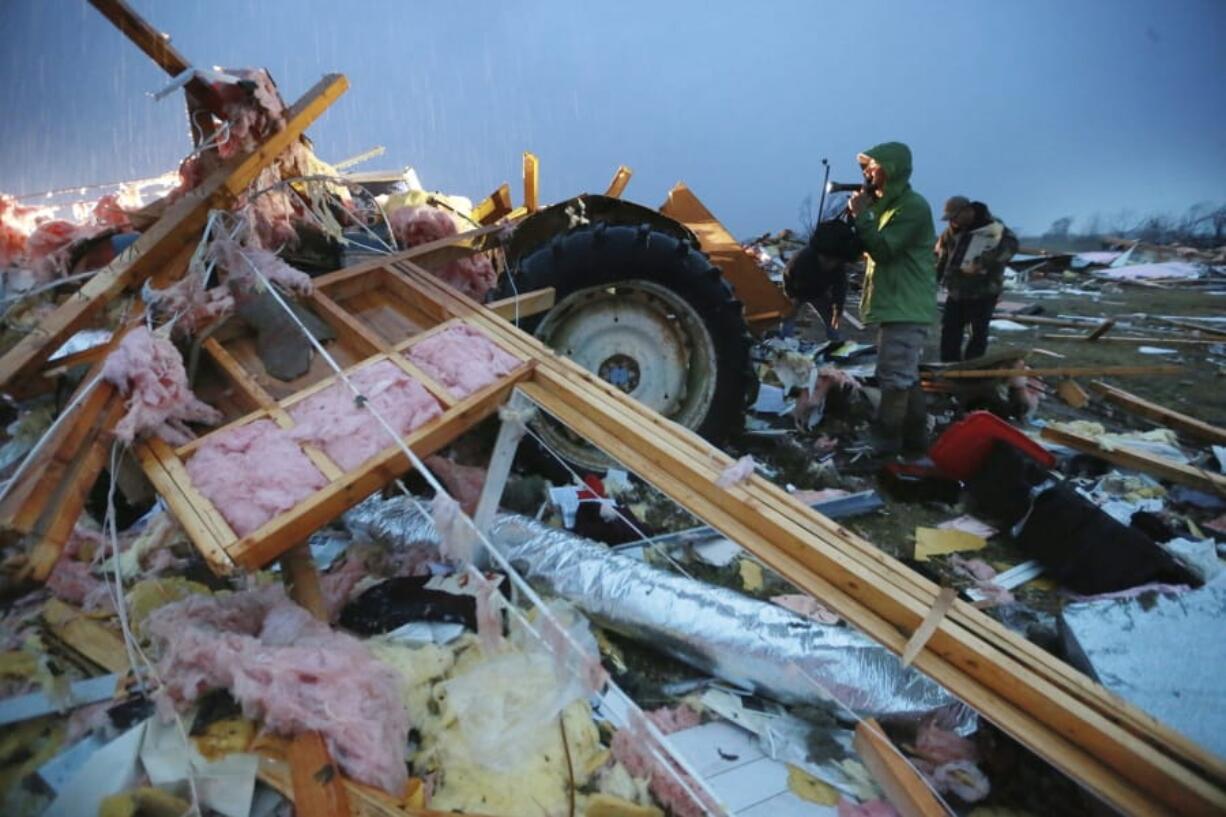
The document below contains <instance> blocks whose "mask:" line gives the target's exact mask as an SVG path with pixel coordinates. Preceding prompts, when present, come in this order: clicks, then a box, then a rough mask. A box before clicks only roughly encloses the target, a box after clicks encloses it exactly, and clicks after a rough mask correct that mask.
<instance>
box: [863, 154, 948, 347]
mask: <svg viewBox="0 0 1226 817" xmlns="http://www.w3.org/2000/svg"><path fill="white" fill-rule="evenodd" d="M862 155H864V156H868V157H869V158H871V159H873V160H874V161H875V162H877V164H879V165H881V167H882V168H883V169H884V170H885V173H886V183H885V195H884V196H882V197H881V198H880V199H878V200H877V201H875V202H873V204H872V205H871V206H869V207H868V208H866V209H865V210H864V211H863V212H862V213H860V215H859V216H858V217H857V218H856V232H857V233H859V236H860V240H861V241H862V242H863V243H864V250H865V252H866V253H868V264H867V266H866V267H865V273H864V294H863V295H862V296H861V298H860V317H861V318H862V319H863V320H864V322H865V323H932V322H934V321H935V320H936V318H937V273H936V262H935V259H934V258H933V254H932V247H933V245H934V244H935V243H936V233H935V232H933V229H932V210H931V209H930V208H929V207H928V202H927V201H925V200H924V197H923V196H921V195H920V194H919V193H916V192H915V191H914V190H912V189H911V185H910V183H909V182H910V179H911V149H910V148H908V147H907V146H906V145H904V144H903V143H902V142H886V143H884V144H880V145H877V147H875V148H872V149H870V150H866V151H865V152H864V153H863V154H862Z"/></svg>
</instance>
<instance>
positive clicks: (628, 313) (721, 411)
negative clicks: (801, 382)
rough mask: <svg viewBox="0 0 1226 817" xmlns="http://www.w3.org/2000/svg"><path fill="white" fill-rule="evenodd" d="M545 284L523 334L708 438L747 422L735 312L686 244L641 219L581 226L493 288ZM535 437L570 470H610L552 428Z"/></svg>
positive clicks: (543, 427)
mask: <svg viewBox="0 0 1226 817" xmlns="http://www.w3.org/2000/svg"><path fill="white" fill-rule="evenodd" d="M543 287H553V288H554V289H555V290H556V302H555V306H554V308H553V309H552V310H550V311H549V312H548V313H546V314H545V315H543V316H533V317H531V318H528V319H525V320H523V321H521V322H520V325H521V328H523V329H525V330H526V331H529V332H532V333H533V334H535V335H536V336H537V337H538V338H539V339H540V340H542V341H543V342H544V343H546V344H547V345H549V346H550V347H552V348H554V349H555V350H556V351H558V352H559V353H561V354H563V355H565V356H567V357H569V358H571V359H572V360H574V361H575V362H576V363H578V364H579V365H581V366H583V367H584V368H585V369H587V370H588V371H591V372H594V373H596V374H597V375H599V376H600V377H601V378H602V379H603V380H605V381H607V382H609V383H612V384H613V385H615V386H617V387H618V388H620V389H621V390H622V391H624V392H626V393H628V394H630V395H631V396H632V397H634V398H635V399H637V400H639V401H640V402H642V403H644V404H646V405H648V406H649V407H651V408H652V409H654V410H656V411H658V412H659V413H661V414H663V415H664V416H666V417H668V418H669V419H671V420H674V421H675V422H677V423H679V424H681V425H683V426H686V427H687V428H691V429H694V430H696V431H697V432H698V433H699V434H701V435H702V436H703V437H706V438H707V439H709V440H712V441H713V442H716V443H718V442H720V441H722V440H723V439H724V438H726V437H727V436H728V435H730V434H734V433H737V432H739V431H740V430H741V429H742V428H743V427H744V418H745V408H746V406H747V405H748V403H749V402H750V401H751V400H753V399H754V398H755V397H756V394H755V393H756V391H757V378H756V377H755V375H754V372H753V368H752V366H751V364H750V357H749V353H750V346H751V345H752V341H751V339H750V336H749V331H748V329H747V327H746V324H745V315H744V308H743V307H742V305H741V302H740V301H738V300H737V299H736V297H735V296H734V295H733V292H732V288H731V287H730V286H729V285H728V283H727V282H726V281H725V280H724V278H723V276H722V275H721V274H720V271H719V269H718V268H716V267H714V266H712V264H711V262H710V260H709V259H708V258H707V257H706V255H704V254H703V253H702V252H701V251H699V250H698V249H697V248H696V247H695V246H694V245H693V243H692V242H690V241H688V240H685V239H684V238H680V237H677V236H675V235H669V234H667V233H664V232H661V231H659V230H656V229H653V228H652V227H651V225H649V224H642V225H639V226H637V227H635V226H628V225H614V224H609V223H605V222H598V223H595V224H585V225H582V226H580V227H577V228H574V229H571V230H569V231H568V232H566V233H565V234H562V235H557V236H554V237H553V238H552V239H550V240H548V241H547V242H545V243H544V244H542V245H540V246H538V247H537V248H535V249H533V250H531V251H529V252H526V253H524V254H522V255H521V256H519V260H518V262H517V263H516V264H515V266H514V268H513V269H511V270H510V271H509V272H508V274H507V275H506V276H504V277H503V280H502V281H501V283H500V288H499V291H500V297H507V296H510V295H513V294H515V293H517V292H530V291H532V290H536V289H541V288H543ZM536 430H537V433H538V434H540V436H541V437H542V439H543V440H544V442H545V444H546V445H547V446H548V447H549V448H551V449H553V450H554V451H555V452H557V453H559V454H560V455H561V456H563V457H564V458H565V459H567V460H568V461H569V462H570V463H572V464H573V465H577V466H580V467H581V468H584V469H588V470H595V471H598V470H603V469H605V468H607V467H609V466H610V465H611V464H612V461H611V460H610V459H609V458H608V457H606V456H605V455H604V454H602V453H601V452H600V451H598V450H596V449H595V447H593V446H592V445H591V444H590V443H588V442H587V441H586V440H584V439H582V438H580V437H578V436H577V435H575V434H573V433H571V432H569V431H568V430H566V429H564V428H562V427H561V426H560V425H559V424H558V423H555V422H552V421H547V422H540V423H539V424H538V425H537V428H536Z"/></svg>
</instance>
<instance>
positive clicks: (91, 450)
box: [30, 396, 125, 581]
mask: <svg viewBox="0 0 1226 817" xmlns="http://www.w3.org/2000/svg"><path fill="white" fill-rule="evenodd" d="M124 411H125V408H124V401H123V399H122V398H120V397H118V396H116V397H115V398H113V399H112V400H111V401H110V403H109V404H108V406H107V409H106V412H105V414H104V415H103V417H102V420H101V422H100V424H99V426H98V427H97V428H96V429H95V430H94V435H93V439H92V440H91V441H90V442H89V444H88V446H86V448H85V453H84V455H82V454H81V452H80V451H77V452H76V454H77V456H76V458H75V460H74V462H73V463H72V468H71V471H70V473H69V474H68V476H67V478H66V479H65V480H64V481H63V482H62V484H61V485H60V487H59V490H58V491H57V492H56V493H55V497H54V503H53V504H52V506H51V507H52V508H53V509H54V510H53V512H52V515H51V518H50V520H49V521H48V522H47V524H46V530H45V531H44V532H43V535H42V537H41V538H40V539H39V541H38V543H37V544H36V545H35V546H34V549H33V550H32V551H31V553H30V566H31V568H32V571H33V572H32V575H33V577H34V578H35V579H36V580H38V581H45V580H46V578H47V577H48V576H49V575H51V570H52V569H53V568H54V567H55V563H56V562H57V561H58V560H59V558H60V554H61V553H62V552H63V550H64V546H65V545H66V544H68V539H69V537H70V536H72V531H73V528H75V527H76V524H77V520H78V519H80V518H81V514H82V512H84V510H85V503H86V501H87V500H88V499H89V493H90V491H91V490H92V489H93V487H94V483H95V482H97V481H98V477H99V475H101V474H102V471H103V469H105V468H106V467H107V464H108V462H109V460H110V453H111V446H112V445H113V444H114V439H113V438H112V436H111V432H113V431H114V429H115V426H116V425H118V424H119V421H120V419H121V418H122V417H123V415H124ZM112 476H113V475H112Z"/></svg>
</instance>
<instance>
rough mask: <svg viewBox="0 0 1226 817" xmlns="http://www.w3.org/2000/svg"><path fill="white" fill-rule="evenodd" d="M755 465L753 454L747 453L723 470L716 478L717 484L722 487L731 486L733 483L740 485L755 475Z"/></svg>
mask: <svg viewBox="0 0 1226 817" xmlns="http://www.w3.org/2000/svg"><path fill="white" fill-rule="evenodd" d="M754 467H755V463H754V460H753V456H752V455H750V454H746V455H745V456H743V457H741V458H740V459H739V460H737V461H736V462H734V463H732V465H729V466H728V467H727V468H725V469H724V470H723V471H721V472H720V475H719V477H718V478H716V480H715V484H716V485H718V486H719V487H720V488H731V487H732V486H733V485H739V484H740V483H742V482H744V481H745V480H747V479H749V478H750V477H752V476H753V471H754Z"/></svg>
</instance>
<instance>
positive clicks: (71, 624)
mask: <svg viewBox="0 0 1226 817" xmlns="http://www.w3.org/2000/svg"><path fill="white" fill-rule="evenodd" d="M43 622H44V623H45V624H46V625H47V629H48V630H50V631H51V634H52V635H54V636H55V637H56V638H58V639H59V640H60V641H62V642H64V643H65V644H67V645H68V646H70V647H72V648H73V649H74V650H76V651H77V652H79V653H80V654H81V655H83V656H85V657H86V658H88V659H89V660H90V661H92V662H94V663H95V664H97V665H98V666H100V667H102V668H103V669H104V670H106V671H107V672H115V673H123V672H127V671H128V668H129V667H128V652H127V650H126V649H125V648H124V644H123V639H122V638H121V637H120V636H119V635H118V634H117V633H116V632H115V631H114V630H111V629H110V628H108V627H106V626H105V625H103V624H102V623H101V622H98V621H95V620H94V619H92V618H90V617H89V616H87V615H86V614H85V613H83V612H82V611H81V610H80V609H79V608H76V607H73V606H71V605H68V604H65V603H64V602H62V601H60V600H59V599H51V600H49V601H48V602H47V603H46V604H44V605H43Z"/></svg>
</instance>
